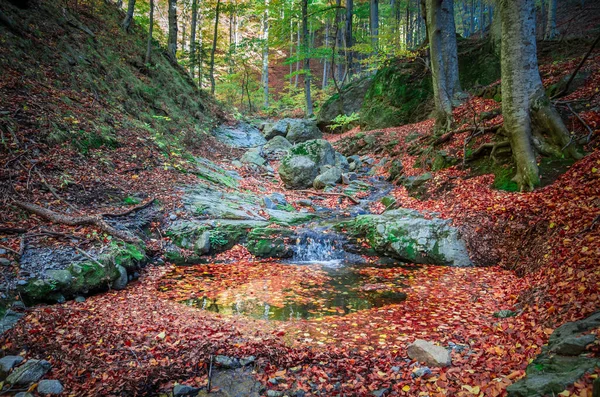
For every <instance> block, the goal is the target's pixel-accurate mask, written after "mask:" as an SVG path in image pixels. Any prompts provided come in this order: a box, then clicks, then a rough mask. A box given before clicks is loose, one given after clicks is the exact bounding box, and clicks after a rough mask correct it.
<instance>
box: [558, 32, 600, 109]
mask: <svg viewBox="0 0 600 397" xmlns="http://www.w3.org/2000/svg"><path fill="white" fill-rule="evenodd" d="M598 41H600V34H599V35H598V37H596V40H594V43H592V46H591V47H590V49H589V50H588V52H587V53H586V54H585V56H584V57H583V59H582V60H581V62H579V65H577V67H576V68H575V70H574V71H573V74H571V77H569V80H567V84H565V87H564V88H563V89H562V90H560V92H559V93H557V94H556V95H554V96H553V97H552V98H551V99H554V98H558V97H560V96H562V95H564V94H565V93H566V92H567V91H568V89H569V85H571V82H572V81H573V79H575V76H576V75H577V73H578V72H579V69H581V67H582V66H583V64H584V63H585V61H587V59H588V58H589V57H590V54H591V53H592V51H593V50H594V47H596V44H598Z"/></svg>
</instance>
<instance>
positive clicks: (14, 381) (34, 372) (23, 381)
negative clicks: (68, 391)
mask: <svg viewBox="0 0 600 397" xmlns="http://www.w3.org/2000/svg"><path fill="white" fill-rule="evenodd" d="M50 368H52V365H51V364H50V363H49V362H48V361H46V360H34V359H31V360H28V361H27V362H25V364H23V365H21V366H20V367H18V368H17V369H15V370H14V371H13V372H12V373H11V374H10V375H8V377H7V378H6V382H7V383H10V384H11V385H28V384H30V383H33V382H37V381H38V380H40V379H41V378H42V376H44V375H46V373H47V372H48V371H50Z"/></svg>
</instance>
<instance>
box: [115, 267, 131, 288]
mask: <svg viewBox="0 0 600 397" xmlns="http://www.w3.org/2000/svg"><path fill="white" fill-rule="evenodd" d="M117 270H118V271H119V278H117V279H116V280H115V281H113V282H112V288H113V289H116V290H122V289H125V287H126V286H127V282H128V281H129V279H128V278H127V270H126V269H125V268H124V267H123V266H121V265H117Z"/></svg>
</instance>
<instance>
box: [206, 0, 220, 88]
mask: <svg viewBox="0 0 600 397" xmlns="http://www.w3.org/2000/svg"><path fill="white" fill-rule="evenodd" d="M220 9H221V0H217V9H216V13H215V30H214V34H213V44H212V49H211V50H210V64H209V75H208V78H209V79H210V93H211V94H213V95H214V94H215V52H216V51H217V36H218V33H219V12H220Z"/></svg>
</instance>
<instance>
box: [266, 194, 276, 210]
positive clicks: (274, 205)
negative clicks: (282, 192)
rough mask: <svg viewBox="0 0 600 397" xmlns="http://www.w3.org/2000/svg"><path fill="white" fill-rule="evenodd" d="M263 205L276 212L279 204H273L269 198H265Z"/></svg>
mask: <svg viewBox="0 0 600 397" xmlns="http://www.w3.org/2000/svg"><path fill="white" fill-rule="evenodd" d="M263 203H264V204H265V208H268V209H270V210H274V209H276V208H277V204H275V203H274V202H273V200H271V199H270V198H269V197H263Z"/></svg>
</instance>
